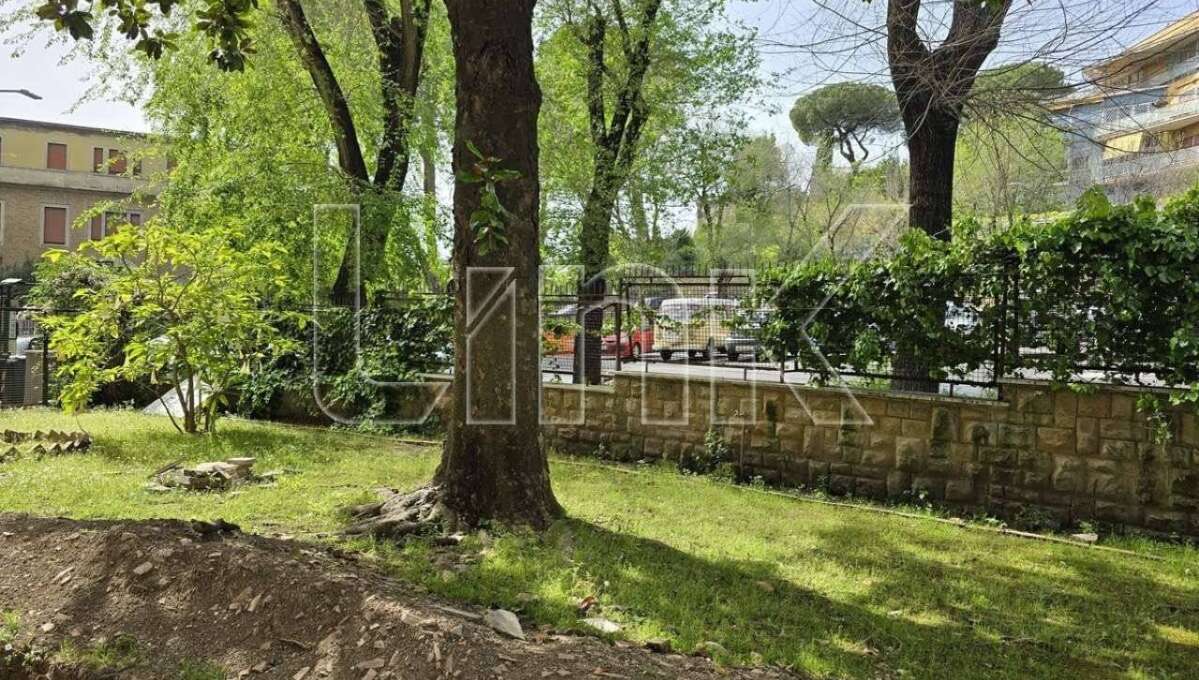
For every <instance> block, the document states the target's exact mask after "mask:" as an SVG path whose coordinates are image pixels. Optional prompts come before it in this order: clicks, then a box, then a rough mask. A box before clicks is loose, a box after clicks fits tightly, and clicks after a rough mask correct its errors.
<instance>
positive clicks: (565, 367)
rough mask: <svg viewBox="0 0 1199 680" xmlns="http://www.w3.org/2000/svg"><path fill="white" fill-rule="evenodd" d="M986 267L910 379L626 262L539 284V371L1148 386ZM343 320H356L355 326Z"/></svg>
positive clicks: (39, 376)
mask: <svg viewBox="0 0 1199 680" xmlns="http://www.w3.org/2000/svg"><path fill="white" fill-rule="evenodd" d="M997 276H1000V277H1001V278H1003V281H1004V283H1003V285H1002V286H1001V289H1002V290H1001V292H1000V293H998V294H993V295H990V296H986V297H980V298H978V299H972V300H965V301H962V300H959V301H958V302H957V303H955V304H951V305H947V306H946V308H945V313H944V319H943V323H944V324H945V327H946V329H947V331H948V332H949V333H952V334H958V335H960V336H963V337H964V336H968V337H969V338H970V342H971V343H973V345H972V346H973V347H974V350H973V353H972V354H971V356H972V359H971V360H969V361H962V362H961V363H954V364H952V365H937V366H933V365H923V366H918V369H919V370H921V371H927V375H930V376H933V377H928V378H924V379H922V380H914V379H913V372H912V370H913V369H912V366H910V365H902V364H903V362H905V361H910V359H909V358H905V357H904V356H903V353H902V352H900V350H899V348H897V347H894V346H890V345H887V346H883V347H881V348H879V349H878V350H876V352H875V353H874V355H873V356H874V357H875V358H874V359H872V360H870V361H869V362H866V363H863V362H860V361H852V360H849V359H848V357H851V356H852V355H853V353H854V351H855V348H854V347H851V346H838V344H837V343H834V342H826V343H824V344H821V342H820V341H819V337H820V336H819V334H814V335H813V336H811V337H815V338H817V340H811V338H809V337H808V336H806V335H804V336H802V337H804V338H805V339H804V342H808V341H811V342H812V343H814V344H813V346H812V347H810V348H803V349H804V351H800V349H801V348H800V347H798V346H790V347H787V346H782V347H779V346H772V343H771V341H770V340H769V338H768V337H767V334H766V333H765V332H764V329H765V328H767V327H768V326H769V325H770V324H771V323H774V322H775V321H776V318H777V317H776V315H777V314H778V309H777V308H776V307H775V306H774V303H773V301H772V299H771V297H770V296H769V295H768V294H766V291H763V290H761V289H760V288H759V287H758V286H757V283H756V282H755V280H754V278H753V277H752V276H750V275H748V274H740V273H730V274H727V275H717V276H712V275H710V274H687V273H677V274H670V275H663V274H660V273H644V272H635V273H633V274H630V275H625V276H622V277H621V278H618V279H615V280H613V281H610V282H608V286H607V291H608V292H607V294H605V295H603V296H601V297H599V298H596V297H595V296H594V295H593V294H591V292H590V291H585V292H584V293H582V294H580V293H579V292H578V288H577V287H576V288H575V290H574V292H569V290H570V287H569V286H568V285H565V284H559V285H558V286H557V287H556V288H554V289H553V290H547V291H543V294H542V295H541V302H542V305H541V307H542V319H541V338H542V369H543V374H544V378H545V379H546V380H547V381H561V380H570V381H573V382H582V381H583V377H584V364H585V362H586V361H587V359H586V357H587V355H588V354H589V353H590V354H591V355H592V357H593V358H592V361H594V357H595V355H598V357H599V370H600V375H601V376H602V380H601V381H603V380H610V379H611V377H612V376H613V375H614V374H615V373H616V372H618V371H622V370H638V371H647V372H674V373H680V374H690V373H692V372H699V373H698V374H702V375H713V376H716V377H727V378H730V379H755V380H770V381H778V382H784V383H788V382H789V383H825V384H829V383H831V384H849V385H852V386H857V387H864V388H877V389H884V390H918V391H922V392H928V391H937V392H941V393H947V394H950V395H967V396H977V397H997V396H999V389H998V388H999V386H1000V384H1001V383H1002V381H1003V380H1005V379H1008V378H1022V379H1050V378H1054V379H1060V378H1061V377H1062V366H1061V360H1062V357H1072V358H1078V357H1081V359H1080V360H1079V361H1078V362H1076V363H1073V364H1070V365H1069V366H1068V367H1067V368H1068V369H1069V371H1071V373H1070V375H1069V379H1070V380H1071V381H1076V382H1091V383H1123V384H1140V385H1158V386H1161V381H1159V380H1158V379H1157V376H1156V371H1155V367H1154V366H1152V365H1150V364H1148V363H1145V362H1139V361H1137V360H1136V358H1135V357H1132V358H1131V359H1124V358H1121V359H1120V360H1119V361H1108V360H1107V358H1108V357H1110V353H1108V352H1104V351H1103V350H1104V349H1105V348H1102V347H1095V346H1094V345H1095V344H1096V343H1097V342H1098V340H1097V339H1096V338H1095V337H1085V336H1083V337H1078V338H1076V339H1074V340H1066V342H1069V343H1077V344H1076V345H1074V344H1072V345H1071V346H1069V347H1063V346H1061V343H1062V342H1063V340H1062V339H1061V336H1060V333H1059V334H1057V335H1054V336H1053V337H1052V338H1050V337H1048V336H1047V335H1046V334H1045V333H1044V332H1043V329H1044V328H1045V327H1047V325H1049V324H1051V322H1053V320H1052V319H1044V318H1035V317H1030V315H1029V314H1028V312H1027V311H1026V307H1027V305H1026V304H1024V294H1025V293H1024V292H1023V291H1021V288H1020V281H1019V278H1018V277H1016V276H1009V275H1008V274H1006V273H1002V274H999V275H997ZM430 298H436V299H438V300H440V301H441V302H442V303H445V305H444V306H445V310H446V311H445V314H446V315H447V318H446V321H445V323H446V324H448V323H449V316H448V315H449V312H448V310H449V304H448V302H449V301H448V299H447V298H446V296H445V293H417V294H412V293H404V294H397V295H393V296H384V297H382V298H380V304H385V305H387V306H389V307H390V308H392V309H395V310H401V311H402V310H404V309H406V308H407V307H409V306H414V305H426V306H427V304H426V303H427V302H428V300H429V299H430ZM588 310H597V311H598V319H599V324H598V327H597V328H598V331H597V332H596V333H595V334H593V335H588V334H587V333H585V332H584V328H583V327H584V319H585V317H586V314H587V312H588ZM58 311H59V312H61V311H62V310H58ZM289 311H295V309H294V308H293V309H291V310H289ZM306 311H311V312H312V314H313V317H312V318H313V321H320V322H321V323H322V324H324V325H330V324H329V321H330V320H332V319H333V318H334V317H339V318H340V317H346V315H348V314H349V315H352V312H353V310H347V309H343V308H321V309H319V310H317V309H313V310H306ZM791 311H792V312H794V310H791ZM804 311H805V312H810V314H808V313H804V314H800V315H798V318H806V319H807V321H808V322H816V323H819V322H823V319H822V316H821V315H822V314H830V313H831V312H832V311H835V310H827V309H818V308H813V309H811V310H804ZM46 312H47V310H45V309H41V308H36V307H29V306H23V305H22V304H21V300H20V299H19V298H17V297H15V296H11V295H10V296H9V297H7V298H2V299H0V405H5V406H14V405H29V404H48V403H51V402H53V400H54V395H55V393H56V391H57V389H56V384H55V379H54V368H55V367H54V361H53V356H52V355H51V353H49V352H47V351H45V348H46V347H47V346H48V344H49V337H48V336H47V332H46V330H45V328H44V327H43V326H42V325H41V324H39V322H38V317H39V316H40V315H42V314H44V313H46ZM422 313H424V314H428V313H429V311H428V310H427V309H426V310H425V311H424V312H422ZM437 313H440V312H437ZM1074 313H1078V314H1084V315H1085V314H1098V313H1101V312H1100V311H1098V310H1093V309H1092V310H1070V309H1065V308H1063V309H1062V310H1059V314H1060V315H1064V316H1069V315H1071V314H1074ZM346 318H347V319H348V318H350V317H346ZM368 318H370V317H368V316H365V315H363V314H360V315H359V316H358V317H356V318H353V319H352V321H350V322H349V323H352V324H356V325H352V326H349V327H343V328H342V329H341V330H340V331H338V334H332V335H328V336H327V337H324V338H322V343H323V345H322V347H321V349H320V351H321V352H322V353H323V354H322V355H321V357H322V358H321V359H320V360H321V361H327V362H328V363H329V364H330V365H331V366H332V365H334V364H336V365H339V366H341V365H344V366H349V365H353V364H354V361H353V359H352V357H351V354H350V353H351V352H354V351H361V349H362V345H361V343H360V340H361V335H362V333H365V334H366V335H367V336H370V335H371V334H372V333H380V332H382V331H381V330H380V329H382V328H385V327H386V325H387V323H394V322H387V321H385V320H384V321H379V320H375V321H372V322H364V321H363V319H368ZM833 318H835V315H833ZM364 324H365V325H364ZM355 329H357V330H360V331H361V333H358V335H355ZM437 337H439V338H441V337H443V336H441V335H438V336H437ZM444 337H445V338H446V339H445V340H444V341H441V340H438V343H440V344H438V343H433V344H437V346H436V347H433V346H432V345H431V344H429V343H425V344H424V345H422V347H423V348H424V349H422V350H421V351H426V350H427V353H430V355H431V356H429V357H426V359H428V361H425V362H424V364H423V365H422V366H423V367H422V369H421V370H443V371H450V370H452V363H453V361H452V351H453V348H452V346H451V345H452V342H451V341H450V340H449V339H448V338H449V335H448V333H447V334H446V335H445V336H444ZM838 337H843V336H838ZM367 340H368V343H367V345H369V346H373V347H375V348H376V349H378V348H381V347H384V346H385V345H386V343H387V342H388V337H387V336H386V335H383V336H381V337H378V338H371V337H368V338H367ZM356 343H357V344H356ZM372 343H373V344H372ZM442 345H444V346H442ZM1080 348H1081V350H1080ZM434 354H435V355H436V356H433V355H434ZM429 367H436V368H435V369H430V368H429ZM919 383H923V384H919Z"/></svg>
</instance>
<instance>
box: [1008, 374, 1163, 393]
mask: <svg viewBox="0 0 1199 680" xmlns="http://www.w3.org/2000/svg"><path fill="white" fill-rule="evenodd" d="M999 384H1000V385H1012V386H1015V387H1044V388H1048V389H1050V390H1052V391H1054V392H1066V391H1072V390H1070V387H1071V385H1085V386H1089V387H1094V388H1096V389H1097V390H1099V391H1100V392H1120V393H1133V394H1144V393H1145V392H1152V393H1155V394H1177V393H1180V392H1185V391H1186V388H1182V387H1153V386H1151V385H1115V384H1112V383H1069V384H1062V383H1055V382H1053V381H1052V380H1034V379H1031V378H1003V379H1002V380H1000V381H999ZM1080 394H1083V393H1080Z"/></svg>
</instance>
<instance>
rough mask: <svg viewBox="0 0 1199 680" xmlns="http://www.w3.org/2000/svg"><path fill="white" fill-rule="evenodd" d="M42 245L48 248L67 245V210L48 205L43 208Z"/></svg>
mask: <svg viewBox="0 0 1199 680" xmlns="http://www.w3.org/2000/svg"><path fill="white" fill-rule="evenodd" d="M42 243H43V244H45V245H48V246H65V245H66V244H67V209H66V208H64V207H61V206H53V205H48V206H45V207H43V208H42Z"/></svg>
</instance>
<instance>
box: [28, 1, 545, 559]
mask: <svg viewBox="0 0 1199 680" xmlns="http://www.w3.org/2000/svg"><path fill="white" fill-rule="evenodd" d="M289 1H290V0H284V2H289ZM97 4H99V2H97ZM158 4H160V7H161V9H162V10H163V11H169V8H170V6H171V3H170V2H168V1H167V0H163V1H162V2H161V3H158ZM254 4H255V3H254V2H253V0H236V1H235V0H210V6H209V9H208V11H207V12H205V13H204V14H203V17H202V20H201V21H200V22H199V23H198V26H199V27H200V30H205V31H207V29H206V28H205V27H207V26H209V25H210V23H214V22H215V23H218V24H220V25H223V26H228V27H230V28H229V29H228V30H227V31H219V30H218V31H216V33H215V35H214V37H213V39H214V40H216V41H217V48H216V49H215V50H214V51H213V61H214V62H216V63H217V64H218V65H219V66H221V67H222V68H226V69H234V70H237V69H240V68H241V67H242V66H244V63H245V61H244V60H245V58H246V53H247V52H249V51H252V46H251V45H250V44H249V40H248V38H247V35H248V34H247V33H246V30H247V28H246V27H248V22H249V19H248V15H249V13H250V12H251V11H252V10H253V6H254ZM534 4H535V0H509V1H508V2H503V3H500V2H494V1H485V0H446V7H447V9H448V11H449V16H450V22H451V31H452V34H453V44H454V57H455V62H456V65H457V72H456V74H457V75H456V80H457V88H456V89H457V94H456V99H457V105H456V108H457V120H456V126H455V138H454V169H455V175H456V177H457V182H456V184H455V193H454V216H455V231H454V264H455V270H454V283H455V322H456V323H455V338H454V343H455V349H456V352H455V361H456V369H457V370H456V376H458V377H457V379H456V380H455V381H454V386H453V397H454V398H453V404H452V409H453V411H452V415H451V418H450V423H449V436H448V439H447V442H446V448H445V451H444V454H443V456H442V462H441V465H440V466H439V468H438V470H437V473H436V475H435V477H434V480H433V485H432V486H430V487H428V488H426V489H422V490H420V491H418V492H415V493H413V494H410V495H405V496H397V497H394V498H391V499H389V500H388V501H387V502H386V503H384V504H382V505H380V506H376V507H373V508H371V511H370V513H369V514H370V517H365V516H364V518H363V522H362V523H361V524H360V525H359V527H358V528H359V529H360V530H363V531H369V532H371V533H374V534H376V535H391V536H394V535H400V534H404V533H408V532H411V531H414V530H416V529H418V528H420V527H424V526H427V525H428V524H429V523H432V522H440V523H442V524H443V525H446V526H470V525H475V524H478V523H480V522H484V521H487V520H499V521H504V522H509V523H515V524H523V525H529V526H533V527H538V528H540V527H544V526H546V525H547V524H548V523H549V522H550V521H551V520H552V519H553V518H554V517H556V516H558V515H560V514H561V512H562V510H561V507H560V506H559V505H558V502H557V500H556V499H555V497H554V495H553V491H552V489H551V488H550V483H549V466H548V463H547V459H546V456H545V451H544V449H543V448H542V446H541V441H540V429H539V428H540V422H539V420H540V407H539V399H538V391H539V390H540V387H541V367H540V353H539V343H540V337H539V335H540V334H539V331H538V327H539V323H538V319H539V309H538V301H537V290H538V277H539V274H540V271H539V266H540V252H539V245H540V244H539V241H540V238H539V214H538V211H539V199H540V196H539V175H538V142H537V117H538V113H539V111H540V105H541V93H540V89H539V87H538V85H537V80H536V77H535V75H534V67H533V31H532V17H533V7H534ZM104 6H106V7H114V6H115V7H116V8H117V10H122V11H124V10H127V11H128V12H129V13H131V16H133V17H134V19H135V20H136V21H137V22H140V23H137V24H136V25H135V26H136V28H137V30H134V31H131V33H132V35H131V37H133V38H137V37H138V36H142V37H141V42H139V43H138V49H142V50H144V51H147V52H149V53H150V54H151V56H160V55H161V52H162V48H163V47H164V46H165V45H164V43H163V42H162V41H164V40H166V38H165V37H159V35H158V34H157V33H155V32H154V29H152V28H151V27H150V26H149V22H150V20H151V18H152V17H150V16H149V13H148V12H145V3H143V2H139V1H138V0H105V4H104ZM46 7H47V8H48V9H46V11H44V12H43V13H42V15H43V18H46V19H48V20H53V21H55V22H56V24H57V26H58V27H59V28H60V29H67V30H70V31H71V33H72V35H75V36H76V37H85V36H88V35H91V31H92V27H91V22H92V20H93V17H92V15H91V14H90V13H89V12H87V11H84V10H78V9H75V5H74V4H73V3H72V4H71V5H69V6H68V5H67V4H65V3H63V4H60V3H56V2H52V3H49V4H48V5H47V6H46ZM114 11H115V10H114ZM148 40H149V41H152V42H151V43H149V45H148V46H147V41H148ZM153 41H158V42H153ZM305 49H311V45H309V46H307V47H305ZM314 55H315V53H314ZM318 67H319V64H318ZM318 71H321V72H324V71H325V69H324V68H323V67H320V68H318ZM329 85H330V83H328V82H326V86H329ZM336 99H337V98H336V97H333V98H332V99H330V100H328V101H334V102H336ZM343 99H344V97H343ZM346 147H347V156H346V158H347V159H350V162H351V163H353V162H355V161H353V160H352V159H353V155H354V154H353V152H354V149H353V145H350V144H348V142H347V144H346ZM480 150H484V151H485V153H486V154H487V155H484V153H483V152H480ZM493 295H494V296H495V297H494V299H492V296H493Z"/></svg>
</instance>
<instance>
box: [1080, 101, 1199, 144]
mask: <svg viewBox="0 0 1199 680" xmlns="http://www.w3.org/2000/svg"><path fill="white" fill-rule="evenodd" d="M1194 117H1199V92H1188V93H1186V94H1182V95H1178V96H1176V97H1173V98H1172V101H1171V102H1170V103H1169V104H1166V105H1164V106H1159V105H1157V103H1156V102H1144V103H1141V104H1133V105H1124V106H1121V105H1117V104H1108V105H1107V106H1106V107H1104V108H1103V109H1101V110H1100V112H1099V113H1098V115H1097V116H1096V118H1097V120H1096V125H1095V135H1096V136H1098V137H1110V136H1113V135H1118V134H1121V133H1133V132H1140V131H1151V130H1153V129H1154V128H1158V127H1161V126H1164V125H1166V124H1168V123H1170V122H1172V121H1179V120H1183V119H1185V118H1194Z"/></svg>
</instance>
